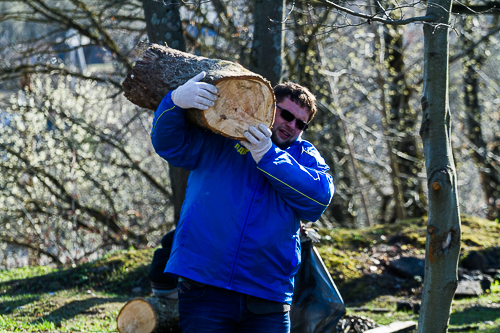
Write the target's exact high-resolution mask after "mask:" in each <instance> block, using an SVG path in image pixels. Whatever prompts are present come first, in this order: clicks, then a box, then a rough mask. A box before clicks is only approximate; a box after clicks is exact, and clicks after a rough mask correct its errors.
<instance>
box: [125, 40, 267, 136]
mask: <svg viewBox="0 0 500 333" xmlns="http://www.w3.org/2000/svg"><path fill="white" fill-rule="evenodd" d="M138 53H139V54H140V59H139V60H138V61H137V62H136V64H135V66H134V67H133V68H132V70H131V71H130V73H129V74H128V76H127V78H126V79H125V81H124V82H123V89H124V94H125V97H127V98H128V99H129V100H130V101H131V102H132V103H134V104H135V105H137V106H140V107H142V108H146V109H150V110H156V109H157V108H158V105H159V104H160V102H161V100H162V99H163V97H165V95H166V94H167V93H168V92H169V91H171V90H174V89H176V88H177V87H179V86H181V85H182V84H184V83H185V82H187V81H188V80H189V79H191V78H192V77H194V76H195V75H197V74H198V73H200V72H202V71H205V72H206V76H205V78H204V79H203V80H202V81H203V82H207V83H211V84H213V85H215V86H216V87H217V90H218V94H217V96H218V98H217V101H216V102H215V105H214V106H212V107H210V108H209V109H208V110H205V111H203V110H197V109H190V110H189V111H188V112H187V116H188V119H189V120H191V121H192V122H194V123H195V124H197V125H198V126H201V127H203V128H207V129H210V130H212V131H213V132H215V133H218V134H222V135H224V136H226V137H229V138H232V139H237V140H245V137H244V136H243V132H244V131H245V130H247V129H248V127H249V126H250V125H254V126H257V125H258V124H260V123H264V124H265V125H266V126H268V127H271V126H272V124H273V122H274V110H275V106H276V99H275V96H274V93H273V89H272V87H271V85H270V83H269V82H268V81H267V80H266V79H264V78H263V77H262V76H260V75H258V74H256V73H253V72H251V71H249V70H247V69H245V68H244V67H243V66H241V65H239V64H236V63H234V62H230V61H226V60H218V59H209V58H204V57H198V56H195V55H192V54H189V53H185V52H181V51H178V50H175V49H172V48H169V47H166V46H162V45H158V44H152V43H143V44H142V45H139V49H138Z"/></svg>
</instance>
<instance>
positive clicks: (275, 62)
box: [249, 0, 286, 87]
mask: <svg viewBox="0 0 500 333" xmlns="http://www.w3.org/2000/svg"><path fill="white" fill-rule="evenodd" d="M285 9H286V1H284V0H282V1H271V0H255V1H254V11H253V18H254V25H253V31H254V33H253V39H252V52H251V53H250V68H249V69H250V70H251V71H253V72H255V73H257V74H260V75H262V76H263V77H265V78H266V79H267V80H269V81H270V82H271V86H273V87H274V86H275V85H276V84H278V83H280V82H281V76H282V73H283V44H284V41H285V39H284V33H285V32H284V27H285V25H284V23H285Z"/></svg>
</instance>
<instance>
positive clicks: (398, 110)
mask: <svg viewBox="0 0 500 333" xmlns="http://www.w3.org/2000/svg"><path fill="white" fill-rule="evenodd" d="M384 45H385V60H386V64H387V66H388V68H387V73H388V80H389V97H388V98H389V104H390V113H389V119H388V121H389V123H388V126H389V127H390V128H391V130H392V131H391V133H399V135H401V134H402V135H401V137H400V139H399V140H394V141H393V142H391V143H390V147H391V150H396V153H397V155H396V154H395V156H394V165H395V169H396V170H397V172H396V174H397V175H398V179H397V181H398V182H399V184H400V186H401V198H402V203H403V207H402V208H403V210H404V213H403V215H404V216H403V218H406V217H407V216H409V217H421V216H423V215H425V214H426V213H427V211H426V209H425V207H426V206H427V202H426V200H425V198H424V191H423V188H422V185H421V182H420V180H419V179H418V174H419V173H420V172H421V171H422V167H423V164H422V163H421V162H420V161H419V160H420V159H421V158H422V156H419V152H418V149H417V142H416V139H415V137H414V136H413V132H414V130H415V127H416V120H417V115H416V113H415V112H414V111H413V110H412V108H411V106H410V97H411V91H412V90H413V89H411V87H409V86H408V84H407V80H406V74H405V71H406V68H405V62H404V55H403V48H404V43H403V36H402V35H401V34H400V32H399V30H398V28H396V27H391V26H386V27H384ZM400 153H402V154H400ZM420 155H421V153H420ZM402 156H406V157H402Z"/></svg>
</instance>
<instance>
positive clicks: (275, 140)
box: [271, 133, 292, 150]
mask: <svg viewBox="0 0 500 333" xmlns="http://www.w3.org/2000/svg"><path fill="white" fill-rule="evenodd" d="M271 141H272V142H273V143H274V144H275V145H276V146H278V147H279V148H280V149H283V150H284V149H286V148H288V146H290V145H291V144H292V140H290V139H287V140H285V139H282V138H281V137H280V136H279V135H278V134H276V133H273V135H272V136H271Z"/></svg>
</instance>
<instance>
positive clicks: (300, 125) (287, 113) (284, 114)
mask: <svg viewBox="0 0 500 333" xmlns="http://www.w3.org/2000/svg"><path fill="white" fill-rule="evenodd" d="M278 108H279V109H280V110H281V118H283V119H285V120H286V121H293V120H294V119H296V118H295V116H294V115H293V114H292V113H291V112H290V111H288V110H283V109H282V108H281V107H279V106H278ZM295 126H297V128H298V129H299V130H301V131H304V130H305V129H307V123H306V122H304V121H302V120H300V119H297V121H296V122H295Z"/></svg>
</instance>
